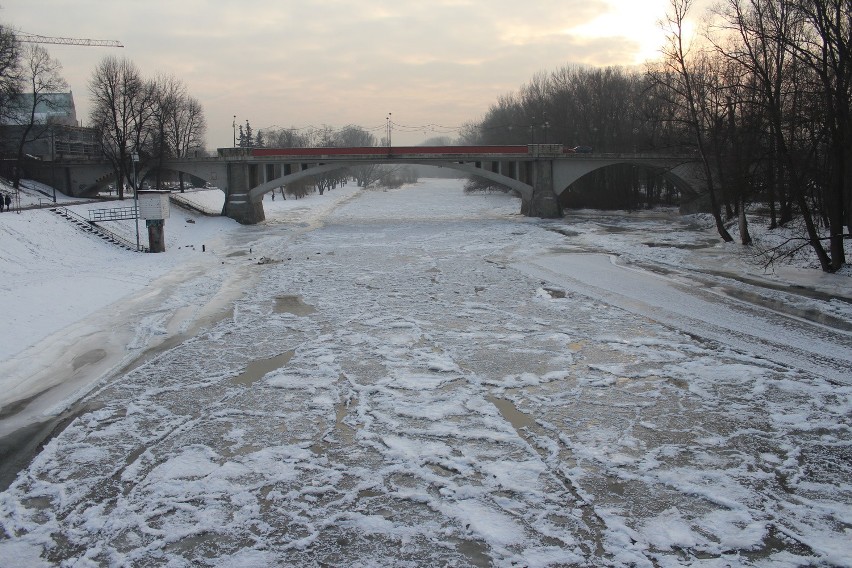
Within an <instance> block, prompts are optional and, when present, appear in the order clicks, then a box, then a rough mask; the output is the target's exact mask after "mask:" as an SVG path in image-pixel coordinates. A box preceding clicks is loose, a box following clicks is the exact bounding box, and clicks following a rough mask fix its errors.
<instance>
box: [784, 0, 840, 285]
mask: <svg viewBox="0 0 852 568" xmlns="http://www.w3.org/2000/svg"><path fill="white" fill-rule="evenodd" d="M794 9H795V10H796V11H797V12H798V13H799V14H800V17H801V18H802V20H803V23H804V25H805V26H807V30H808V31H809V32H810V33H808V34H805V36H804V39H805V41H803V42H795V41H794V42H789V43H788V47H789V48H790V49H791V50H792V51H793V53H794V55H795V56H796V57H797V58H798V59H800V60H801V61H802V62H803V63H804V64H805V65H806V66H807V67H808V68H809V69H810V70H812V71H813V76H814V77H815V78H816V81H815V83H816V85H815V86H816V90H817V92H819V93H820V94H821V98H822V102H823V105H824V107H825V113H824V114H823V115H822V116H823V117H824V125H825V129H826V134H827V141H828V146H829V149H828V152H827V163H828V164H829V165H830V168H829V180H828V183H827V184H826V185H827V187H826V191H825V193H826V202H827V203H826V205H825V207H826V209H827V212H828V220H829V224H828V225H829V247H830V251H831V264H830V270H831V271H836V270H838V269H839V268H840V267H841V266H842V265H843V264H844V263H845V262H846V257H845V251H844V247H843V239H844V231H843V226H844V224H845V225H847V226H848V227H849V232H850V233H852V0H798V1H796V2H794Z"/></svg>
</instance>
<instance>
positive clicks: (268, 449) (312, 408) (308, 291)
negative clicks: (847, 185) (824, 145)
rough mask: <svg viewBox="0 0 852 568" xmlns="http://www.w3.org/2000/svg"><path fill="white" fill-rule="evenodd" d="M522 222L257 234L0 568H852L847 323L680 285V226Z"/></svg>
mask: <svg viewBox="0 0 852 568" xmlns="http://www.w3.org/2000/svg"><path fill="white" fill-rule="evenodd" d="M516 208H517V201H515V200H512V199H509V198H505V197H502V196H464V195H462V194H461V192H460V190H459V189H458V186H455V185H453V184H448V182H437V181H432V182H428V183H425V184H420V185H417V186H414V187H411V188H407V189H405V190H401V191H389V192H362V193H361V194H359V195H358V196H357V197H356V198H354V199H351V200H349V201H348V202H347V203H345V204H344V205H342V206H341V207H339V208H337V209H336V210H334V211H333V212H331V213H330V214H329V215H327V216H326V217H325V218H324V219H322V220H321V221H317V222H316V223H313V224H310V225H307V224H298V223H293V222H280V223H268V224H266V225H264V226H260V227H246V228H242V229H240V231H239V233H238V241H237V242H236V243H235V244H234V246H233V249H232V250H231V251H230V252H229V254H228V255H226V256H225V258H226V260H223V262H225V261H227V262H229V263H242V264H243V265H244V267H243V268H242V270H244V272H245V275H246V276H245V282H246V289H245V291H244V294H243V295H242V296H241V297H240V298H239V299H238V300H237V301H236V302H235V303H234V305H233V313H232V315H231V313H230V312H229V313H228V315H227V317H223V318H221V319H220V320H219V321H218V323H215V324H212V325H210V326H209V327H207V328H204V329H203V330H201V331H200V332H199V333H198V334H196V335H194V336H192V337H190V338H188V339H187V340H186V341H183V342H182V343H180V344H178V345H176V346H174V347H172V348H171V349H167V350H164V351H162V352H161V353H159V354H158V355H156V356H153V357H148V358H147V359H146V360H145V362H143V363H142V364H140V365H138V366H136V367H133V368H131V369H130V370H129V371H128V372H126V373H123V374H121V375H119V376H117V377H114V378H113V379H111V380H108V381H105V382H104V383H103V384H101V385H100V386H99V387H98V388H97V389H95V390H94V391H93V392H92V393H91V394H90V395H89V396H88V397H87V398H86V399H85V400H84V401H83V402H82V403H81V408H84V409H85V411H83V412H81V414H80V415H79V416H78V418H76V419H75V420H74V421H73V422H72V423H71V424H70V425H69V426H68V427H67V428H66V429H65V430H64V431H62V432H61V434H59V435H58V436H56V437H54V438H53V439H52V440H51V441H50V442H49V443H48V444H47V445H46V446H45V447H44V448H43V450H42V451H41V452H40V453H39V454H38V455H37V456H36V458H35V459H34V461H33V462H32V464H31V465H30V466H29V468H28V469H27V470H26V471H25V472H23V473H22V475H20V476H19V477H18V479H17V480H16V481H15V482H14V483H13V484H12V486H11V487H10V488H9V489H8V490H7V491H6V492H4V493H3V494H2V495H0V523H2V528H3V530H4V531H5V535H3V536H2V537H0V565H2V566H41V565H54V564H63V565H67V566H101V565H103V566H169V567H181V566H208V565H209V566H277V565H310V566H356V565H357V566H492V565H493V566H573V565H580V566H582V565H588V566H601V565H611V566H631V565H632V566H675V565H693V566H738V565H753V566H773V567H777V566H791V567H792V566H801V565H809V564H810V565H820V566H822V565H827V566H849V565H852V561H850V560H849V559H850V557H852V485H850V480H851V479H852V436H850V431H851V430H852V417H850V411H851V410H852V404H850V390H852V388H850V386H849V378H850V375H852V333H850V326H849V322H850V318H849V306H848V304H846V303H844V302H838V301H837V300H833V301H832V300H828V299H821V298H813V297H807V298H806V297H803V296H801V295H797V294H791V293H790V292H788V291H778V290H769V289H765V288H758V287H755V286H751V285H749V284H747V283H742V282H737V281H736V280H733V279H729V278H724V277H722V276H719V275H716V274H713V273H712V271H708V270H698V264H696V265H695V266H690V264H689V263H690V260H689V259H690V258H692V259H696V260H695V262H696V263H698V262H699V261H700V259H701V255H702V254H705V253H702V252H701V251H696V250H690V249H696V248H697V247H699V246H702V245H707V244H708V237H709V238H711V239H712V233H708V232H707V230H706V229H702V228H697V227H691V226H689V225H687V224H686V222H684V221H682V220H680V219H678V218H676V217H671V218H668V217H665V216H656V217H654V216H639V215H637V216H635V217H633V218H626V217H624V216H622V217H612V218H611V219H606V218H602V217H601V218H596V217H591V216H590V217H584V218H574V219H573V220H572V218H570V217H569V218H568V219H566V220H564V221H562V220H560V221H541V220H531V219H526V218H523V217H519V216H517V215H514V212H515V211H516V210H517V209H516ZM643 240H645V241H649V242H650V244H652V245H653V246H648V244H649V243H648V242H646V243H645V244H642V241H643ZM651 241H653V242H651ZM668 245H677V246H668ZM631 247H632V248H631ZM249 249H250V250H251V252H249ZM614 249H618V252H621V253H623V254H621V256H620V258H619V259H618V261H617V262H616V260H615V259H614V258H611V257H610V256H608V255H607V254H602V253H607V252H612V251H613V250H614ZM706 254H710V255H712V254H713V253H712V249H711V251H710V252H709V253H706ZM814 314H819V315H820V317H819V318H816V317H813V316H814ZM13 560H14V562H12V561H13Z"/></svg>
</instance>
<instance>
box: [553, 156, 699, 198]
mask: <svg viewBox="0 0 852 568" xmlns="http://www.w3.org/2000/svg"><path fill="white" fill-rule="evenodd" d="M617 165H628V166H636V167H640V168H642V169H644V170H650V171H654V172H656V173H659V174H660V175H661V176H662V177H663V178H665V179H667V180H669V181H671V182H672V183H673V184H674V185H675V187H677V188H678V191H680V192H681V194H686V195H689V196H693V197H695V196H698V195H700V194H702V193H703V191H702V189H703V188H704V187H705V186H706V183H705V179H704V175H703V172H702V171H701V169H700V168H699V167H698V164H697V163H696V162H694V161H692V160H679V161H674V160H672V159H671V158H666V159H660V160H648V159H630V158H629V157H624V158H620V157H619V158H601V159H595V160H582V161H580V160H576V161H574V160H559V161H555V162H554V164H553V191H554V193H556V195H557V196H560V195H562V194H563V193H564V192H566V191H568V189H569V188H570V186H571V185H573V184H574V183H575V182H576V181H578V180H580V179H581V178H583V177H585V176H587V175H588V174H590V173H592V172H596V171H598V170H602V169H604V168H608V167H610V166H617Z"/></svg>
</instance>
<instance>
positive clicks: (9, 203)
mask: <svg viewBox="0 0 852 568" xmlns="http://www.w3.org/2000/svg"><path fill="white" fill-rule="evenodd" d="M5 201H6V211H11V210H12V198H11V197H10V196H9V194H8V193H7V194H6V198H5Z"/></svg>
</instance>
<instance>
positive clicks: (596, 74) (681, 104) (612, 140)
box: [462, 0, 852, 272]
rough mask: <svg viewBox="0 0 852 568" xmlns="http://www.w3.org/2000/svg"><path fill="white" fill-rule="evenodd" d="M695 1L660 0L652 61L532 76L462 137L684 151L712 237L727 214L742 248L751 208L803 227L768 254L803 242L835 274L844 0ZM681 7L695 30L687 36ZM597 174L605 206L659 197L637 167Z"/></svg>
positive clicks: (844, 198)
mask: <svg viewBox="0 0 852 568" xmlns="http://www.w3.org/2000/svg"><path fill="white" fill-rule="evenodd" d="M693 11H694V8H693V0H671V1H670V4H669V7H668V11H667V14H666V17H665V18H664V20H663V21H662V22H661V25H662V26H663V29H664V31H665V33H666V36H667V42H666V44H665V46H664V48H663V50H662V55H663V57H662V58H661V60H660V61H658V62H654V63H650V64H648V66H647V68H646V69H642V70H626V69H623V68H616V67H609V68H603V69H601V68H584V67H571V66H566V67H563V68H561V69H557V70H556V71H553V72H550V73H540V74H537V75H535V76H534V77H533V78H532V79H531V80H530V81H529V82H528V83H527V84H525V85H523V86H522V87H521V88H520V89H519V90H518V92H516V93H510V94H507V95H504V96H502V97H500V98H499V99H498V100H497V101H496V102H495V103H494V104H493V105H491V107H490V108H489V109H488V111H487V113H486V114H485V116H484V117H483V118H482V120H480V121H478V122H475V123H472V124H469V125H468V126H467V127H466V128H465V130H464V132H463V134H462V140H463V141H464V142H469V143H476V144H526V143H547V142H559V143H564V144H568V145H575V144H582V145H589V146H592V147H594V148H595V149H596V150H600V151H606V152H637V151H638V152H665V153H677V152H688V153H690V154H692V155H695V156H697V157H699V158H700V160H701V162H702V163H703V165H704V170H705V175H706V176H707V180H708V189H709V200H710V204H711V209H712V212H713V215H714V218H715V220H716V226H717V230H718V231H719V234H720V236H721V237H722V238H723V239H725V240H728V241H730V240H732V237H731V235H730V234H729V233H728V231H727V229H726V228H725V220H726V218H727V219H728V220H732V219H739V224H740V226H739V229H740V230H739V234H740V238H741V240H742V242H743V244H749V242H750V237H749V232H748V226H747V224H746V217H745V212H746V210H747V208H749V207H750V206H753V205H755V204H760V205H762V206H764V207H765V208H766V209H767V211H768V215H769V216H770V220H769V223H770V227H771V228H775V227H777V226H779V225H788V224H791V223H801V225H802V227H803V229H802V234H801V236H800V237H797V242H795V243H787V246H786V247H784V248H779V249H778V253H779V254H780V251H782V250H783V251H785V253H791V252H792V251H795V250H797V249H799V248H804V247H810V248H811V249H812V251H813V253H814V254H815V255H816V258H817V259H818V260H819V263H820V266H821V267H822V269H823V270H825V271H828V272H832V271H836V270H837V269H839V268H840V267H841V266H842V265H843V264H844V263H845V262H846V258H845V251H844V241H845V240H846V239H848V238H849V236H850V233H852V115H850V101H852V0H722V1H721V2H720V3H718V4H717V5H716V6H715V7H714V8H712V9H710V10H709V11H707V12H705V13H702V14H698V13H695V14H693V13H692V12H693ZM693 17H694V18H696V19H699V17H700V19H701V21H702V22H703V27H701V28H700V32H699V33H697V34H695V35H693V36H689V35H688V34H687V33H686V31H685V29H686V27H687V22H688V19H689V18H693ZM597 177H598V179H596V180H592V181H593V182H594V183H605V184H607V185H606V186H604V187H600V186H596V188H595V190H596V191H598V192H601V191H603V192H606V191H610V194H609V195H610V197H611V199H612V201H611V202H612V205H613V206H616V207H623V206H625V200H626V201H627V204H628V205H630V204H633V203H635V202H636V201H639V200H640V199H641V200H642V201H647V202H649V203H654V202H659V201H665V200H666V198H667V195H666V191H667V188H666V186H665V185H664V184H661V183H659V181H658V180H657V178H655V177H654V176H649V175H648V174H647V172H640V171H637V170H635V168H626V169H625V168H622V171H621V172H618V173H611V174H601V175H598V176H597ZM625 178H626V179H628V180H629V183H628V187H629V188H630V189H629V190H626V191H625V190H624V189H619V188H618V187H616V185H615V183H613V182H616V181H617V183H618V184H620V187H621V188H623V187H624V181H625ZM655 180H656V181H655ZM580 183H581V184H582V183H586V184H588V183H590V180H581V182H580ZM668 189H670V188H668ZM619 191H620V192H622V196H621V198H620V200H619V199H617V196H616V193H617V192H619ZM596 205H600V203H596Z"/></svg>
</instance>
